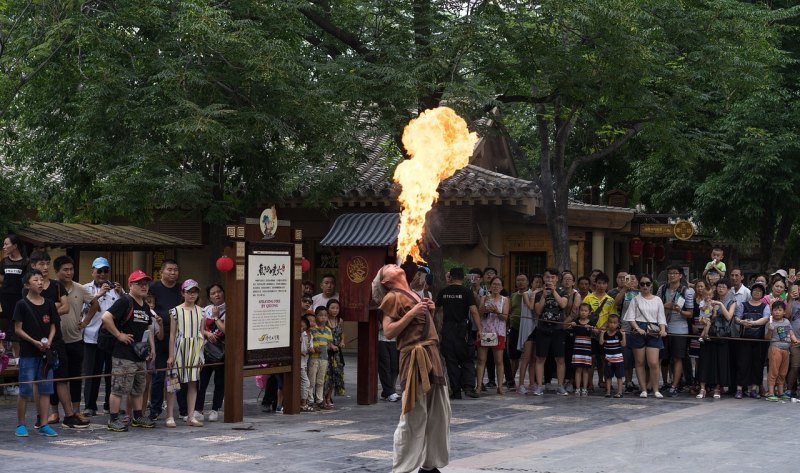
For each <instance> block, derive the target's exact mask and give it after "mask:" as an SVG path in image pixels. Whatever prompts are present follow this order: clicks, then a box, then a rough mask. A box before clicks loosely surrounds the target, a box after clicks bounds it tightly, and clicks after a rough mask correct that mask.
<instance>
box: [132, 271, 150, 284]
mask: <svg viewBox="0 0 800 473" xmlns="http://www.w3.org/2000/svg"><path fill="white" fill-rule="evenodd" d="M143 279H147V280H148V281H151V280H152V279H153V278H151V277H150V276H148V275H147V273H145V272H144V271H142V270H141V269H137V270H136V271H134V272H132V273H131V275H130V276H128V284H131V283H135V282H137V281H141V280H143Z"/></svg>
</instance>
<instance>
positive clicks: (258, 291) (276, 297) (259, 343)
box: [244, 243, 295, 366]
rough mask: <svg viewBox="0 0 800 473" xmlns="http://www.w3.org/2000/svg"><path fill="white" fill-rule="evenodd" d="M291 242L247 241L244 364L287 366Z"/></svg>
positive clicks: (292, 249)
mask: <svg viewBox="0 0 800 473" xmlns="http://www.w3.org/2000/svg"><path fill="white" fill-rule="evenodd" d="M293 263H294V245H292V244H287V243H248V244H247V257H246V259H245V273H246V278H245V279H246V288H245V294H246V297H245V315H246V317H245V360H244V362H245V364H246V365H252V364H269V365H270V366H276V365H282V364H286V365H289V364H291V362H292V351H291V344H292V343H293V342H294V341H293V340H292V333H291V319H292V314H293V313H294V312H293V307H294V303H295V302H294V300H293V293H294V292H293V290H292V283H293V281H294V264H293Z"/></svg>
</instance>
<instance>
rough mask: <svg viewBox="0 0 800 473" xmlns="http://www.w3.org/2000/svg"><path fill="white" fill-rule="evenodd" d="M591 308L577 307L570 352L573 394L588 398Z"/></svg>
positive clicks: (591, 330)
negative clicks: (573, 345)
mask: <svg viewBox="0 0 800 473" xmlns="http://www.w3.org/2000/svg"><path fill="white" fill-rule="evenodd" d="M591 313H592V308H591V306H590V305H589V304H586V303H583V304H580V306H579V307H578V321H577V322H572V333H573V334H574V335H575V347H574V348H573V350H572V367H573V368H575V394H576V395H578V396H588V395H589V391H588V386H589V383H590V382H591V381H590V379H589V378H590V377H591V374H592V332H593V331H594V330H595V328H594V327H593V326H592V324H591V322H589V316H590V315H591Z"/></svg>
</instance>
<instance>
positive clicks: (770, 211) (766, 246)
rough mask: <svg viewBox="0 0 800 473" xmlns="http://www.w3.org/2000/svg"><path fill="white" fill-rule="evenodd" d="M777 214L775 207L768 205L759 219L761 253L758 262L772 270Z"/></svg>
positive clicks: (762, 267)
mask: <svg viewBox="0 0 800 473" xmlns="http://www.w3.org/2000/svg"><path fill="white" fill-rule="evenodd" d="M775 218H776V215H775V210H774V207H773V206H771V205H767V206H766V207H765V208H764V213H763V214H762V215H761V218H760V219H759V225H758V245H759V255H758V264H759V265H760V266H761V269H762V270H767V269H770V270H772V266H770V261H771V259H772V258H771V255H772V246H773V242H774V241H775V227H776V226H777V222H776V221H775Z"/></svg>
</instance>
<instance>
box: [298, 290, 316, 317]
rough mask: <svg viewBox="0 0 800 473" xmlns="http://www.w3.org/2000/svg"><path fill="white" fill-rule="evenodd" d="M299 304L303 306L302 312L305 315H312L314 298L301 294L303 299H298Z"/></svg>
mask: <svg viewBox="0 0 800 473" xmlns="http://www.w3.org/2000/svg"><path fill="white" fill-rule="evenodd" d="M300 304H301V305H302V306H303V313H304V314H306V315H310V316H313V315H314V311H313V310H312V306H313V305H314V299H312V298H311V296H307V295H305V294H304V295H303V299H302V300H301V301H300Z"/></svg>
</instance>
